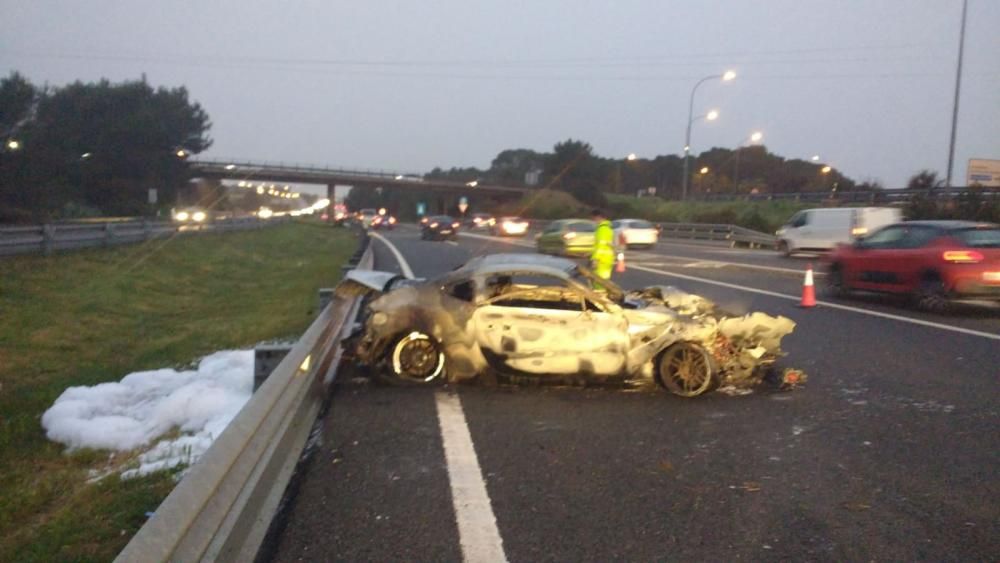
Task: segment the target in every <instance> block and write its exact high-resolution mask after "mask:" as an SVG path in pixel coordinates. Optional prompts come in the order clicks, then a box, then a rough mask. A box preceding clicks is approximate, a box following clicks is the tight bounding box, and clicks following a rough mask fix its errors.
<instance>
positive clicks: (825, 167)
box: [820, 166, 833, 174]
mask: <svg viewBox="0 0 1000 563" xmlns="http://www.w3.org/2000/svg"><path fill="white" fill-rule="evenodd" d="M831 170H833V168H830V167H829V166H824V167H823V168H821V169H820V172H822V173H823V174H829V173H830V171H831Z"/></svg>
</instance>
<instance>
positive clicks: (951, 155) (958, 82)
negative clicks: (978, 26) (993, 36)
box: [945, 0, 969, 188]
mask: <svg viewBox="0 0 1000 563" xmlns="http://www.w3.org/2000/svg"><path fill="white" fill-rule="evenodd" d="M968 7H969V0H962V31H961V32H960V33H959V38H958V70H957V71H956V73H955V103H954V104H952V108H951V143H950V144H949V146H948V179H947V180H946V181H945V187H948V188H950V187H951V172H952V169H953V168H954V164H955V131H956V129H958V94H959V91H960V89H961V88H962V52H963V51H964V50H965V12H966V9H967V8H968Z"/></svg>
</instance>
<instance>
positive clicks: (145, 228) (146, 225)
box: [142, 219, 153, 240]
mask: <svg viewBox="0 0 1000 563" xmlns="http://www.w3.org/2000/svg"><path fill="white" fill-rule="evenodd" d="M152 237H153V224H152V223H150V222H149V219H143V220H142V240H149V239H151V238H152Z"/></svg>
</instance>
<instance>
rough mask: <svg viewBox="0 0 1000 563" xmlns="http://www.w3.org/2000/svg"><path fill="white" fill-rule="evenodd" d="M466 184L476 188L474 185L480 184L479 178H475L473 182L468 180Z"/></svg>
mask: <svg viewBox="0 0 1000 563" xmlns="http://www.w3.org/2000/svg"><path fill="white" fill-rule="evenodd" d="M465 185H466V186H469V187H470V188H474V187H476V186H478V185H479V180H473V181H471V182H466V183H465Z"/></svg>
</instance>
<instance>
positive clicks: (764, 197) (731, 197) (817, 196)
mask: <svg viewBox="0 0 1000 563" xmlns="http://www.w3.org/2000/svg"><path fill="white" fill-rule="evenodd" d="M971 193H975V194H977V195H979V196H981V197H983V198H985V199H993V200H1000V189H997V188H989V187H979V186H974V187H951V188H935V189H933V190H926V189H917V190H913V189H896V190H863V191H862V190H857V191H830V190H824V191H818V192H789V193H759V194H726V193H710V194H695V195H692V196H690V197H689V199H691V200H693V201H801V202H830V203H868V204H872V205H884V204H893V203H896V204H902V203H905V202H907V201H909V200H910V199H912V198H914V197H916V196H923V197H929V198H932V199H950V198H954V197H957V196H960V195H964V194H971Z"/></svg>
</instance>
